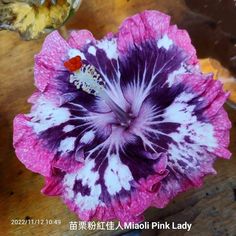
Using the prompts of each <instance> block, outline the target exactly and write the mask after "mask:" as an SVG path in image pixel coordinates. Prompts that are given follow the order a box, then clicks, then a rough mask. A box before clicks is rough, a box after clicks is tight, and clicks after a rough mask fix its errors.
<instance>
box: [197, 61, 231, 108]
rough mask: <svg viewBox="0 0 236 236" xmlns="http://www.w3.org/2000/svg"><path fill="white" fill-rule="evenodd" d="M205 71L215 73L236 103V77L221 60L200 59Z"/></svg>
mask: <svg viewBox="0 0 236 236" xmlns="http://www.w3.org/2000/svg"><path fill="white" fill-rule="evenodd" d="M199 63H200V67H201V70H202V71H203V73H211V72H212V73H214V79H218V80H220V81H221V82H222V83H223V86H224V90H225V91H230V97H229V100H230V102H232V103H233V104H234V105H235V104H236V78H235V77H234V76H233V75H232V74H231V72H230V71H229V70H228V69H226V68H225V67H223V66H222V65H221V64H220V62H219V61H217V60H215V59H212V58H204V59H200V60H199Z"/></svg>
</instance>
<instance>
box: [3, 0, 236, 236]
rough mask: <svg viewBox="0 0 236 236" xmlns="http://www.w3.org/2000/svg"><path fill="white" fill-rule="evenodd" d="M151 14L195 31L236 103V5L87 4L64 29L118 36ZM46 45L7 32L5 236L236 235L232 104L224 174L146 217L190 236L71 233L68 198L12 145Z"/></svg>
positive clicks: (155, 0) (227, 1)
mask: <svg viewBox="0 0 236 236" xmlns="http://www.w3.org/2000/svg"><path fill="white" fill-rule="evenodd" d="M145 9H155V10H159V11H163V12H165V13H167V14H169V15H171V17H172V23H173V24H177V25H178V27H179V28H183V29H187V30H188V32H189V34H190V37H191V39H192V43H193V45H194V46H195V47H196V49H197V54H198V57H199V58H201V59H204V60H206V61H207V64H204V66H205V67H207V68H206V70H208V69H209V68H210V69H212V70H214V71H218V72H217V73H219V78H220V79H221V80H222V81H224V83H225V88H226V89H228V90H230V91H231V92H232V95H231V105H232V102H234V101H236V99H235V98H236V87H235V79H234V78H235V75H236V27H235V25H236V1H235V0H145V1H144V0H109V1H104V0H83V2H82V4H81V6H80V8H79V10H78V11H77V12H76V13H75V14H74V15H73V16H72V17H70V19H69V20H68V21H67V22H66V24H65V28H64V30H65V29H66V30H67V31H68V30H71V29H88V30H90V31H91V32H92V33H93V34H94V36H95V37H96V38H98V39H100V38H102V37H103V36H104V35H105V34H107V33H108V32H116V31H117V29H118V26H119V25H120V23H121V22H122V21H123V20H124V19H125V18H126V17H128V16H130V15H133V14H135V13H138V12H140V11H143V10H145ZM0 14H1V12H0ZM43 40H44V37H42V38H41V39H37V40H34V41H22V40H21V39H20V37H19V35H18V34H17V33H14V32H7V31H1V32H0V176H1V177H0V191H1V192H0V212H1V214H0V228H1V230H0V235H4V236H5V235H7V236H8V235H17V236H18V235H24V236H25V235H26V236H28V235H53V236H54V235H66V236H67V235H69V236H70V235H101V236H103V235H104V236H105V235H126V236H130V235H142V236H152V235H153V236H157V235H161V236H169V235H171V236H182V235H187V236H192V235H197V236H224V235H225V236H227V235H228V236H235V235H236V223H235V219H236V172H235V169H236V160H235V155H236V145H235V141H236V110H234V109H232V108H231V107H229V106H226V109H227V111H228V114H229V117H230V119H231V121H232V126H233V128H232V132H231V146H230V150H231V152H232V153H233V155H232V159H231V160H229V161H225V160H218V161H217V162H216V165H215V168H216V170H217V172H218V175H216V176H214V177H212V176H210V177H208V178H206V180H205V184H204V186H203V187H202V188H200V189H196V190H191V191H189V192H188V193H185V194H181V195H180V196H178V197H177V198H176V199H175V200H174V201H172V203H171V204H170V205H169V206H168V207H166V208H165V209H149V210H147V212H146V214H145V215H146V220H147V221H160V222H163V221H168V222H176V223H181V222H185V221H187V222H189V223H192V224H193V226H192V229H191V231H190V232H186V231H171V230H156V231H155V230H144V231H134V232H111V231H101V232H95V231H76V232H73V231H70V230H69V222H70V221H78V219H77V218H76V216H75V215H74V214H73V213H71V212H69V211H68V209H67V208H66V206H65V205H64V204H62V203H61V200H60V199H58V198H56V197H52V198H49V197H44V196H42V195H41V194H40V189H41V188H42V187H43V179H42V178H41V177H40V176H39V175H37V174H34V173H32V172H30V171H28V170H27V169H25V168H24V166H23V165H22V164H21V163H20V162H19V161H18V160H17V159H16V157H15V154H14V150H13V147H12V121H13V119H14V117H15V115H17V114H19V113H27V112H28V111H29V108H30V106H29V104H27V98H28V97H29V96H30V95H31V94H32V92H33V91H34V89H35V88H34V85H33V66H34V61H33V58H34V55H35V54H36V53H38V52H39V51H40V49H41V46H42V43H43ZM208 67H209V68H208ZM32 148H33V147H32ZM12 219H53V220H61V222H62V223H61V224H60V225H55V224H54V225H11V220H12Z"/></svg>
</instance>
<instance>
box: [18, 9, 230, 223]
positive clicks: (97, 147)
mask: <svg viewBox="0 0 236 236" xmlns="http://www.w3.org/2000/svg"><path fill="white" fill-rule="evenodd" d="M35 61H36V63H35V85H36V87H37V91H36V92H35V93H34V94H33V95H32V97H31V98H30V99H29V101H30V103H32V104H33V105H32V109H31V112H30V113H29V114H27V115H22V114H20V115H18V116H17V117H16V118H15V121H14V147H15V150H16V154H17V156H18V158H19V160H20V161H21V162H22V163H23V164H24V165H25V166H26V167H27V168H28V169H30V170H31V171H33V172H37V173H39V174H41V175H43V176H45V178H46V185H45V187H44V188H43V190H42V192H43V193H44V194H46V195H53V196H54V195H56V196H57V195H59V196H61V197H62V198H63V200H64V202H65V203H66V204H67V205H68V206H69V208H70V209H71V210H72V211H74V212H75V213H76V214H77V215H78V216H79V217H80V219H83V220H91V219H98V220H103V221H104V220H112V219H119V220H121V221H122V222H125V221H126V222H128V221H133V222H138V221H141V220H142V219H143V217H142V213H143V212H144V211H145V210H146V209H147V208H148V207H149V206H154V207H158V208H161V207H164V206H166V204H167V203H168V202H169V201H170V200H171V199H173V198H174V197H175V196H176V195H177V194H178V193H180V192H183V191H186V190H187V189H189V188H191V187H199V186H201V184H202V181H203V177H204V176H206V175H208V174H214V173H216V172H215V170H214V168H213V163H214V161H215V160H216V158H217V157H222V158H225V159H228V158H230V152H229V151H228V149H227V147H228V145H229V129H230V127H231V123H230V121H229V119H228V116H227V113H226V112H225V110H224V109H223V107H222V106H223V104H224V102H225V101H226V99H227V97H228V95H229V94H228V93H225V92H224V91H223V89H222V84H221V83H220V81H217V80H213V76H212V75H211V74H210V75H209V74H208V75H204V74H203V73H201V71H200V69H199V65H198V60H197V57H196V52H195V49H194V47H193V46H192V45H191V41H190V38H189V36H188V34H187V33H186V31H184V30H179V29H178V28H177V27H176V26H175V25H170V17H169V16H167V15H165V14H163V13H160V12H158V11H144V12H143V13H141V14H137V15H134V16H132V17H130V18H128V19H126V20H125V21H124V22H123V23H122V25H121V26H120V28H119V31H118V33H116V34H112V33H110V34H108V35H107V36H106V37H105V38H103V39H102V40H96V39H95V38H94V37H93V36H92V34H91V33H90V32H88V31H86V30H81V31H73V32H71V35H70V37H69V39H68V40H67V41H66V40H64V39H63V38H62V37H61V36H60V35H59V34H58V32H53V33H51V34H50V35H49V36H48V37H47V38H46V40H45V43H44V45H43V48H42V51H41V52H40V53H39V54H38V55H37V56H36V57H35Z"/></svg>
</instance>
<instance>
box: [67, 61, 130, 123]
mask: <svg viewBox="0 0 236 236" xmlns="http://www.w3.org/2000/svg"><path fill="white" fill-rule="evenodd" d="M70 83H73V84H74V85H75V86H76V88H78V89H82V90H83V91H85V92H87V93H89V94H92V95H94V96H98V97H100V98H102V99H103V100H105V102H106V103H107V105H108V106H109V107H110V108H111V110H112V111H113V112H114V114H115V115H116V117H117V119H118V120H119V122H120V125H122V126H126V127H127V126H129V124H130V120H131V116H130V115H129V114H127V113H126V112H125V111H124V110H123V109H122V108H121V107H120V106H119V105H117V104H116V103H115V102H114V101H113V100H112V99H111V97H110V96H109V95H108V94H107V92H106V89H105V82H104V80H103V79H102V77H101V76H100V74H99V73H97V71H96V69H95V67H94V66H92V65H83V66H82V67H81V69H80V70H76V71H75V72H74V74H73V75H71V76H70Z"/></svg>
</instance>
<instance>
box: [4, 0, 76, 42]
mask: <svg viewBox="0 0 236 236" xmlns="http://www.w3.org/2000/svg"><path fill="white" fill-rule="evenodd" d="M80 3H81V0H41V1H40V0H21V1H15V0H0V29H6V30H12V31H18V32H19V33H20V35H21V36H22V38H23V39H25V40H30V39H36V38H38V37H40V36H41V35H42V34H44V33H48V32H50V31H52V30H53V29H56V28H58V27H60V26H61V25H62V24H63V23H64V22H65V21H66V20H67V19H68V17H69V16H70V15H71V14H72V13H73V12H74V11H75V10H77V9H78V7H79V5H80Z"/></svg>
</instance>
